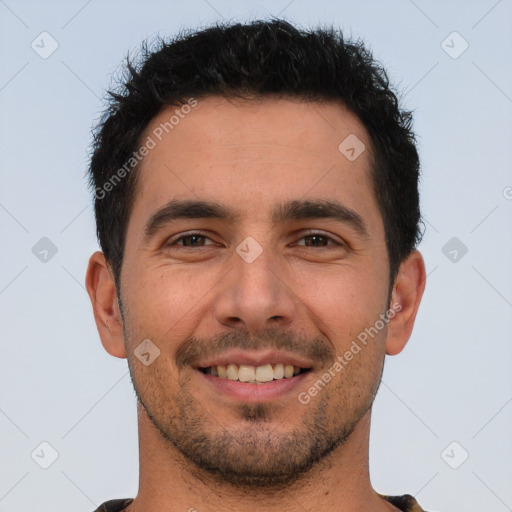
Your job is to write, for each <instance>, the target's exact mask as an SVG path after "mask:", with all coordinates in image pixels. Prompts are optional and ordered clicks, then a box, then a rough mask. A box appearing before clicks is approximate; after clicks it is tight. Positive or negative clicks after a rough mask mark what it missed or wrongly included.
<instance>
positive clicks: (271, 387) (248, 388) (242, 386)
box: [197, 370, 311, 402]
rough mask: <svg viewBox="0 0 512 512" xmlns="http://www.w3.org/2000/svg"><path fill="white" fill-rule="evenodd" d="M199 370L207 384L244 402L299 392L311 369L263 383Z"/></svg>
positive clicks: (270, 398) (264, 400) (265, 400)
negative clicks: (218, 375)
mask: <svg viewBox="0 0 512 512" xmlns="http://www.w3.org/2000/svg"><path fill="white" fill-rule="evenodd" d="M197 372H198V373H199V374H200V375H201V377H204V379H205V380H206V383H207V384H210V385H211V386H213V387H214V389H215V390H216V391H217V392H219V393H222V394H223V395H225V396H227V397H229V398H233V399H238V400H242V401H244V402H268V401H270V400H275V399H277V398H281V397H284V396H286V395H287V394H290V393H292V392H293V391H295V392H298V388H300V389H305V388H304V379H305V378H307V377H308V375H309V374H310V373H311V370H310V371H308V372H305V373H299V374H298V375H296V376H294V377H292V378H289V379H286V378H282V379H276V380H273V381H270V382H264V383H261V384H249V383H248V382H240V381H238V380H230V379H223V378H221V377H216V376H214V375H207V374H205V373H203V372H201V371H199V370H197Z"/></svg>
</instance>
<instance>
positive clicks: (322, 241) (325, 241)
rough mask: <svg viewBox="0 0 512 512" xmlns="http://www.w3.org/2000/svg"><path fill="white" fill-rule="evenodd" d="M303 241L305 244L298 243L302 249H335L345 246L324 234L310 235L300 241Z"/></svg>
mask: <svg viewBox="0 0 512 512" xmlns="http://www.w3.org/2000/svg"><path fill="white" fill-rule="evenodd" d="M302 240H304V243H297V245H298V246H300V247H313V248H316V247H318V248H323V247H326V248H334V247H336V246H338V247H339V246H342V245H343V244H341V243H340V242H337V241H336V240H334V239H333V238H331V237H330V236H327V235H326V234H324V233H309V234H307V235H305V236H303V237H302V238H301V239H300V241H302Z"/></svg>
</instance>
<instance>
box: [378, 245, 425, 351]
mask: <svg viewBox="0 0 512 512" xmlns="http://www.w3.org/2000/svg"><path fill="white" fill-rule="evenodd" d="M425 280H426V272H425V263H424V261H423V257H422V256H421V253H420V252H419V251H416V250H415V251H413V252H412V253H411V254H410V255H409V256H408V257H407V258H406V259H405V260H404V261H403V262H402V264H401V265H400V269H399V271H398V275H397V277H396V279H395V283H394V286H393V293H392V298H391V304H390V308H391V309H394V311H395V315H394V316H393V318H392V319H391V320H390V322H389V324H388V334H387V339H386V354H387V355H390V356H394V355H396V354H399V353H400V352H401V351H402V350H403V349H404V347H405V345H406V344H407V342H408V341H409V338H410V336H411V333H412V329H413V327H414V320H415V319H416V313H417V312H418V308H419V306H420V302H421V298H422V296H423V291H424V290H425ZM398 305H400V306H398Z"/></svg>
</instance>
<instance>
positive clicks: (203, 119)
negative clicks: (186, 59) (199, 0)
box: [133, 96, 376, 217]
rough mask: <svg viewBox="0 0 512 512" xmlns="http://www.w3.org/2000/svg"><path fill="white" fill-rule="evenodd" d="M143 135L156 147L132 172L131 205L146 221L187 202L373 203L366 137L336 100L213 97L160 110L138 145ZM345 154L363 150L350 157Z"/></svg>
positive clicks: (257, 208)
mask: <svg viewBox="0 0 512 512" xmlns="http://www.w3.org/2000/svg"><path fill="white" fill-rule="evenodd" d="M191 104H192V103H191ZM148 137H149V138H151V139H152V140H153V142H154V147H153V148H152V149H151V150H150V151H149V152H148V154H147V155H146V156H145V157H144V159H143V161H142V162H141V164H140V166H139V169H138V170H137V172H138V173H139V179H138V186H137V189H138V190H137V193H136V196H135V201H134V205H133V206H134V208H133V213H135V212H138V213H140V214H142V215H144V216H146V217H147V216H148V215H150V213H151V211H153V210H155V209H156V208H158V207H159V206H161V205H163V204H165V203H167V202H168V201H169V200H170V199H172V198H187V197H192V198H196V199H197V198H199V197H200V198H201V199H206V200H219V199H222V200H223V202H230V203H231V204H232V205H234V206H235V209H236V206H238V207H240V208H239V209H241V210H243V209H247V208H250V207H251V206H252V214H253V215H255V214H256V215H260V214H263V212H264V210H265V209H266V207H264V204H265V203H268V205H269V206H271V204H270V203H273V204H275V203H276V202H280V201H281V202H282V200H283V199H300V198H304V197H306V196H307V195H308V194H312V195H314V196H316V197H318V196H330V197H334V196H338V197H340V196H341V197H343V199H344V203H347V202H348V203H352V205H350V204H348V206H352V207H355V206H356V205H357V203H358V202H360V201H361V195H362V194H363V195H366V196H367V199H368V203H372V202H373V204H372V206H374V207H375V206H376V204H375V202H374V198H373V193H372V190H373V187H372V185H371V179H370V175H371V173H370V152H371V149H370V146H371V144H370V139H369V137H368V134H367V132H366V130H365V128H364V126H363V125H362V123H361V122H360V121H359V119H358V118H357V116H355V115H354V114H353V113H352V112H350V111H349V110H348V109H347V108H346V107H345V106H344V105H343V104H342V103H340V102H305V101H301V100H298V99H283V98H280V99H278V98H269V97H265V98H257V99H252V100H240V99H227V98H224V97H217V96H211V97H207V98H205V99H202V100H198V101H197V103H196V104H195V106H193V107H190V108H188V107H187V108H185V109H180V107H175V106H171V107H165V108H164V109H162V111H161V112H160V113H159V114H158V115H157V116H156V117H155V118H154V119H153V120H152V121H151V122H150V124H149V125H148V127H147V128H146V130H145V132H144V134H143V136H142V137H141V140H142V141H146V140H148ZM347 141H348V142H347ZM152 145H153V144H152ZM346 146H348V148H347V147H346ZM347 149H349V150H352V149H353V150H354V151H355V152H356V156H357V154H358V153H359V152H361V153H360V155H359V156H358V157H357V158H355V159H354V158H353V153H354V151H352V153H350V152H349V153H348V157H352V158H348V157H347V153H343V151H346V150H347ZM360 209H361V208H360ZM364 209H365V206H363V210H364ZM268 211H270V208H269V210H268ZM363 213H364V212H363Z"/></svg>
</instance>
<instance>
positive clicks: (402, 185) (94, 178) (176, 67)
mask: <svg viewBox="0 0 512 512" xmlns="http://www.w3.org/2000/svg"><path fill="white" fill-rule="evenodd" d="M209 95H222V96H226V97H238V98H243V99H250V98H251V97H254V96H260V97H261V96H278V97H293V98H300V99H303V100H305V101H333V100H334V101H341V102H343V103H344V104H345V106H346V107H347V108H348V109H349V110H350V111H351V112H353V113H354V114H355V115H356V116H357V117H358V118H359V119H360V121H361V122H362V123H363V125H364V126H365V128H366V130H367V132H368V135H369V137H370V141H371V145H372V151H371V154H372V161H371V178H372V181H373V188H374V192H375V196H376V198H377V202H378V205H379V209H380V213H381V215H382V219H383V224H384V230H385V236H386V246H387V250H388V257H389V265H390V275H389V277H390V283H391V284H392V283H393V282H394V279H395V277H396V274H397V272H398V269H399V266H400V263H401V262H402V261H403V260H404V259H405V258H406V257H407V256H408V255H409V254H410V252H411V251H412V250H413V249H414V248H415V247H416V245H417V243H418V242H419V241H420V239H421V236H420V230H419V224H420V209H419V193H418V179H419V157H418V153H417V150H416V140H415V135H414V133H413V131H412V113H411V112H409V111H405V110H402V109H400V108H399V105H398V99H397V96H396V94H395V92H393V90H392V88H391V87H390V84H389V80H388V77H387V74H386V71H385V70H384V69H383V68H382V66H381V65H380V64H379V63H378V62H376V61H375V60H374V59H373V57H372V54H371V53H370V51H369V50H367V49H366V48H365V46H364V44H363V43H362V42H361V41H351V42H346V41H345V40H344V38H343V34H342V33H341V32H340V31H339V30H338V31H337V30H335V29H334V28H332V27H330V28H316V29H315V30H310V31H304V30H299V29H297V28H295V27H294V26H292V25H291V24H290V23H288V22H286V21H284V20H280V19H271V20H264V21H263V20H260V21H254V22H251V23H247V24H240V23H236V24H229V23H224V24H223V23H217V24H216V25H214V26H211V27H209V28H206V29H204V30H201V31H195V32H188V33H187V32H186V31H183V32H182V33H181V34H179V35H178V36H176V37H175V38H174V39H173V40H171V41H166V40H164V39H162V38H157V40H156V43H155V44H154V47H153V48H150V47H149V45H148V44H147V43H143V45H142V48H141V52H140V55H139V58H138V59H136V62H134V61H133V59H131V57H130V56H127V57H126V65H125V67H124V73H123V79H122V83H121V84H120V85H119V86H118V87H116V88H115V90H112V91H109V92H108V97H109V100H108V101H109V103H108V106H107V108H106V110H105V112H104V113H103V115H102V117H101V119H100V121H99V123H98V125H97V126H96V127H95V128H94V129H93V143H92V151H91V158H90V167H89V183H90V186H91V188H92V189H93V191H95V192H96V193H95V198H94V208H95V215H96V226H97V235H98V240H99V244H100V247H101V249H102V251H103V252H104V254H105V257H106V259H107V261H108V262H109V264H110V265H111V266H112V270H113V272H114V276H115V279H116V282H117V284H118V285H119V282H120V273H121V267H122V262H123V253H124V246H125V238H126V230H127V224H128V219H129V216H130V211H131V208H132V204H133V199H134V195H135V193H136V188H137V186H136V185H137V172H136V168H137V166H136V164H132V165H133V170H132V172H130V173H129V175H128V176H127V177H126V178H125V179H119V180H117V182H116V183H115V186H113V185H111V186H108V185H109V183H112V178H113V177H114V176H115V175H116V173H118V172H119V171H120V170H122V169H123V166H124V168H126V162H127V161H129V160H130V159H132V160H133V158H132V156H133V154H134V151H135V150H136V149H137V147H138V145H139V143H140V139H141V136H142V134H143V132H144V130H145V128H146V127H147V125H148V124H149V122H150V121H151V120H152V119H153V118H154V117H155V116H156V115H157V114H158V113H159V112H160V111H161V109H162V108H163V107H164V106H169V105H176V106H179V105H184V104H185V103H186V100H187V98H191V97H193V98H196V99H201V98H204V97H206V96H209ZM124 174H126V173H123V175H124ZM118 176H119V174H118ZM106 191H108V194H107V193H106ZM98 192H99V193H98Z"/></svg>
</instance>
